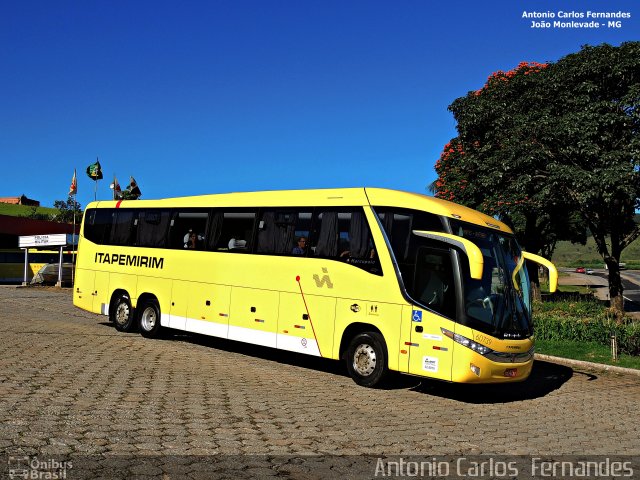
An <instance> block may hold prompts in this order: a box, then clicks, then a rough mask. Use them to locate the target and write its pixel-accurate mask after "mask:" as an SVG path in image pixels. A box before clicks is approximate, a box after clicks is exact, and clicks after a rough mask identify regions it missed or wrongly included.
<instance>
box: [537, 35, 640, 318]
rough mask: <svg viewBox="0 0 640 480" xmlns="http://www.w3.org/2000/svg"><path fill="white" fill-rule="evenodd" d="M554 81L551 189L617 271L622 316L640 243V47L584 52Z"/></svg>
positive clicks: (553, 73) (613, 288) (565, 63)
mask: <svg viewBox="0 0 640 480" xmlns="http://www.w3.org/2000/svg"><path fill="white" fill-rule="evenodd" d="M547 77H548V78H547V80H546V84H547V85H548V87H549V89H550V90H551V91H553V101H549V102H547V104H546V106H545V110H546V111H547V112H548V118H549V119H550V120H549V121H548V122H547V123H546V124H545V125H544V130H545V131H544V136H545V138H544V144H545V148H547V149H548V151H549V155H550V156H552V162H553V166H554V171H553V175H551V176H550V177H549V182H550V183H551V184H552V185H554V188H561V189H562V191H563V192H564V193H565V195H567V197H568V198H571V200H572V201H573V202H575V203H576V204H577V205H578V209H579V212H580V215H581V217H582V219H583V220H584V222H585V223H586V225H587V226H588V227H589V230H591V234H592V235H593V238H594V240H595V242H596V245H597V248H598V252H599V253H600V255H601V256H602V258H603V259H604V262H605V264H606V266H607V268H608V270H609V296H610V299H611V306H612V308H613V309H614V310H616V311H618V312H622V311H624V297H623V287H622V281H621V278H620V270H619V264H620V255H621V253H622V251H623V250H624V249H625V248H626V247H627V246H628V245H629V244H630V243H631V242H633V240H635V239H636V238H638V236H640V226H639V225H638V224H636V223H635V221H634V220H635V211H636V210H638V208H640V200H639V199H640V172H639V170H640V42H627V43H623V44H622V45H620V46H619V47H613V46H611V45H607V44H603V45H600V46H598V47H589V46H587V47H583V48H582V50H581V51H580V52H578V53H576V54H573V55H568V56H566V57H564V58H562V59H560V60H559V61H558V62H557V63H556V64H555V65H554V66H553V68H550V69H549V72H548V76H547Z"/></svg>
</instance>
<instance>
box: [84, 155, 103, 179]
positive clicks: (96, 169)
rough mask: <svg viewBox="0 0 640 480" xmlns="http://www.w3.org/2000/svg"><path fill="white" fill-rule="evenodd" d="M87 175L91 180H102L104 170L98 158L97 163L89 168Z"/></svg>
mask: <svg viewBox="0 0 640 480" xmlns="http://www.w3.org/2000/svg"><path fill="white" fill-rule="evenodd" d="M87 175H89V178H90V179H91V180H102V168H101V167H100V162H99V161H98V159H97V158H96V163H93V164H91V165H89V166H88V167H87Z"/></svg>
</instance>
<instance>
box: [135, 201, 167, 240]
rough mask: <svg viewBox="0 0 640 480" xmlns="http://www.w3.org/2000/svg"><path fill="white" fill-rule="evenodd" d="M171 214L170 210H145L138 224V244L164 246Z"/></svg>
mask: <svg viewBox="0 0 640 480" xmlns="http://www.w3.org/2000/svg"><path fill="white" fill-rule="evenodd" d="M170 218H171V215H170V213H169V211H168V210H166V211H161V212H144V213H143V214H142V215H141V216H140V220H139V225H138V240H137V245H139V246H143V247H164V246H165V244H166V236H167V229H168V227H169V220H170Z"/></svg>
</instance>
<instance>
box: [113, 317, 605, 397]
mask: <svg viewBox="0 0 640 480" xmlns="http://www.w3.org/2000/svg"><path fill="white" fill-rule="evenodd" d="M102 325H104V326H112V325H111V324H109V323H103V324H102ZM157 341H182V342H187V343H192V344H194V345H202V346H206V347H210V348H215V349H217V350H221V351H225V352H233V353H237V354H240V355H246V356H250V357H255V358H261V359H263V360H267V361H272V362H277V363H281V364H283V365H291V366H294V367H298V368H305V369H310V370H315V371H320V372H325V373H329V374H331V375H336V376H340V377H348V374H347V370H346V367H345V364H344V362H338V361H335V360H328V359H324V358H318V357H311V356H309V355H303V354H299V353H292V352H285V351H282V350H276V349H273V348H268V347H261V346H257V345H251V344H247V343H242V342H236V341H232V340H225V339H219V338H215V337H209V336H205V335H198V334H191V333H185V332H178V331H172V332H171V333H170V334H168V335H165V336H164V337H163V338H162V339H159V340H157ZM573 373H574V372H573V370H572V369H571V368H569V367H566V366H562V365H558V364H555V363H550V362H545V361H540V360H537V361H535V363H534V365H533V370H532V372H531V375H530V376H529V378H528V379H527V380H526V381H524V382H519V383H509V384H497V385H496V384H493V385H463V384H455V383H448V382H443V381H438V380H429V379H424V378H420V377H412V376H409V375H400V374H392V375H390V377H389V379H388V380H387V381H386V382H385V384H384V386H382V388H383V389H385V390H406V389H409V390H411V391H413V392H416V393H421V394H427V395H434V396H438V397H442V398H449V399H452V400H456V401H460V402H465V403H472V404H489V403H508V402H518V401H523V400H532V399H534V398H539V397H543V396H545V395H548V394H549V393H551V392H553V391H554V390H557V389H559V388H560V387H562V385H563V384H564V383H565V382H567V381H568V380H569V379H570V378H571V377H572V376H573ZM596 378H597V377H594V378H592V379H591V380H594V379H596Z"/></svg>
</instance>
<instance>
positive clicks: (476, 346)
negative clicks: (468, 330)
mask: <svg viewBox="0 0 640 480" xmlns="http://www.w3.org/2000/svg"><path fill="white" fill-rule="evenodd" d="M440 330H441V331H442V333H443V335H444V336H446V337H449V338H450V339H452V340H453V341H454V342H456V343H459V344H460V345H463V346H465V347H467V348H470V349H471V350H473V351H474V352H476V353H479V354H480V355H483V356H484V355H487V354H489V353H491V352H493V350H491V349H490V348H489V347H485V346H484V345H482V344H480V343H477V342H474V341H473V340H471V339H469V338H467V337H463V336H462V335H458V334H457V333H453V332H452V331H450V330H447V329H446V328H440Z"/></svg>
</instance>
